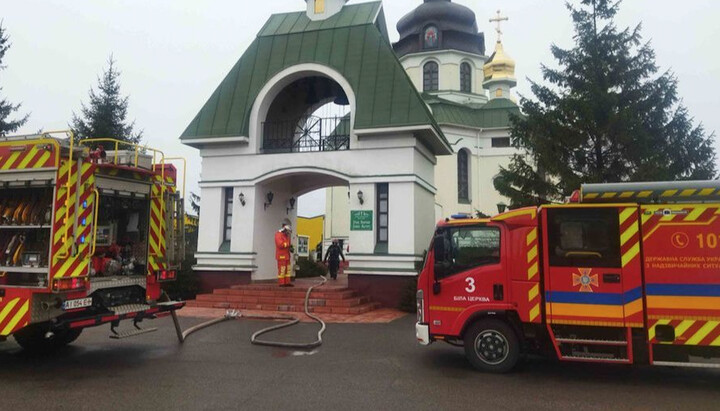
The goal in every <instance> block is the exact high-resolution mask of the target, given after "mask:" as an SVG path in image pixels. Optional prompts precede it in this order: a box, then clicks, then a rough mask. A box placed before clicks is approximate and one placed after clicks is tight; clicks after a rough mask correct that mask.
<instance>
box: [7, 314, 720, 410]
mask: <svg viewBox="0 0 720 411" xmlns="http://www.w3.org/2000/svg"><path fill="white" fill-rule="evenodd" d="M181 320H182V321H183V323H184V324H185V325H189V324H193V323H197V322H199V321H200V320H196V319H190V318H183V319H181ZM156 325H157V326H160V331H158V332H157V333H154V334H148V335H145V336H141V337H137V338H135V339H128V340H124V341H114V340H109V339H107V329H106V328H105V327H103V328H98V329H92V330H86V332H85V334H83V336H81V337H80V339H79V340H78V342H77V343H76V344H75V345H74V346H71V347H68V348H67V349H65V350H63V351H62V352H60V353H58V354H55V355H53V356H48V357H36V356H30V355H28V354H26V353H24V352H22V351H21V350H20V349H19V348H18V346H17V345H15V343H14V342H11V341H9V342H6V343H3V344H0V404H2V409H56V408H63V409H120V408H123V409H125V408H131V409H154V410H157V409H162V410H165V409H213V410H216V409H278V410H281V409H293V410H294V409H312V410H316V409H332V410H342V411H345V410H351V409H380V410H388V409H412V410H424V409H427V410H435V411H437V410H440V409H443V410H448V409H450V410H452V409H531V408H532V409H551V408H552V409H580V408H582V409H616V408H623V409H648V410H650V409H694V410H698V409H718V407H720V371H711V370H686V369H663V368H650V367H644V368H626V367H622V366H615V367H612V366H598V365H583V364H557V363H555V362H552V361H544V360H533V361H531V362H530V363H529V364H527V365H526V366H525V367H524V368H523V369H522V370H520V371H518V372H516V373H513V374H510V375H502V376H496V375H488V374H482V373H478V372H475V371H473V370H472V369H471V368H470V366H469V365H468V364H467V362H466V361H465V359H464V357H463V355H462V350H461V349H458V348H454V347H451V346H448V345H444V344H434V345H433V346H431V347H420V346H418V345H416V344H415V341H414V334H413V318H412V316H408V317H404V318H402V319H400V320H397V321H394V322H392V323H390V324H360V325H353V324H331V325H330V326H329V329H328V332H327V334H326V339H325V340H326V344H325V345H324V346H323V347H321V348H320V349H319V350H318V351H317V352H315V353H312V354H311V355H307V353H300V352H293V351H286V350H279V349H272V348H265V347H256V346H252V345H250V343H249V340H248V339H249V336H250V334H251V333H252V331H254V330H257V329H258V328H260V327H262V326H263V325H265V323H259V322H250V321H234V322H228V323H223V324H221V325H218V326H216V327H215V328H211V329H208V330H206V331H203V332H201V333H200V334H196V335H193V336H191V337H190V339H189V340H188V341H187V343H186V344H185V345H184V346H180V345H178V343H177V341H176V340H175V336H174V330H173V328H172V327H171V322H170V320H169V319H161V320H158V321H156ZM314 332H315V326H314V325H312V324H301V325H299V326H298V327H296V328H295V329H291V330H288V334H295V335H296V336H299V337H302V338H305V339H307V340H312V339H313V337H314Z"/></svg>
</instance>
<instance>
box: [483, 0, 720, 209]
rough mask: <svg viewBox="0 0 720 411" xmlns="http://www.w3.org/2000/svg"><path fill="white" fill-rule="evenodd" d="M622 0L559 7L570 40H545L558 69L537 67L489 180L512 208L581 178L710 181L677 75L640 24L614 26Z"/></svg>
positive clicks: (705, 148) (706, 155)
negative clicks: (509, 149)
mask: <svg viewBox="0 0 720 411" xmlns="http://www.w3.org/2000/svg"><path fill="white" fill-rule="evenodd" d="M620 3H621V1H617V2H611V1H610V0H581V1H580V5H578V6H573V5H572V4H570V3H568V5H567V7H568V9H569V11H570V13H571V15H572V19H573V22H574V26H575V35H574V40H575V46H574V47H573V48H571V49H568V50H565V49H562V48H560V47H558V46H556V45H553V46H552V48H551V51H552V54H553V56H554V57H555V59H556V60H557V63H558V68H550V67H547V66H545V65H543V66H542V74H543V79H544V80H545V81H546V82H547V83H549V84H539V83H536V82H532V81H531V89H532V93H533V94H534V96H535V99H534V100H532V99H525V98H523V99H521V106H522V111H523V116H518V117H515V118H514V119H513V125H512V128H511V133H512V140H513V145H514V146H516V147H518V148H520V149H521V150H522V151H523V154H522V155H516V156H515V157H514V158H513V160H512V162H511V164H510V166H509V167H508V168H507V169H502V170H501V173H500V176H499V177H498V178H497V179H496V181H495V187H496V189H497V190H498V191H499V192H500V193H501V194H503V195H505V196H507V197H509V198H510V199H511V201H512V206H513V207H518V206H522V205H530V204H534V205H537V204H542V203H546V202H552V201H560V200H562V199H563V197H564V196H567V195H570V194H571V193H572V191H573V190H576V189H578V188H579V187H580V185H581V184H583V183H605V182H627V181H663V180H665V181H667V180H693V179H700V180H702V179H712V178H715V177H716V175H717V168H716V167H717V166H716V162H715V161H716V154H715V149H714V148H713V140H714V134H710V135H707V133H706V132H705V130H704V128H703V126H702V124H701V125H697V126H695V125H694V124H693V118H692V117H691V116H690V114H689V112H688V110H687V108H685V106H683V104H682V101H681V99H680V97H679V96H678V80H677V78H676V77H675V75H674V74H673V73H672V72H670V71H665V72H663V73H660V74H658V73H659V68H658V66H657V65H656V63H655V52H654V51H653V49H652V48H651V46H650V44H649V43H645V42H643V39H642V36H641V24H639V25H637V26H636V27H635V28H634V29H630V28H626V29H624V30H618V28H617V27H616V26H615V24H614V21H613V20H614V17H615V15H616V14H617V13H618V9H619V5H620Z"/></svg>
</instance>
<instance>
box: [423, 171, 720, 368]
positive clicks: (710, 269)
mask: <svg viewBox="0 0 720 411" xmlns="http://www.w3.org/2000/svg"><path fill="white" fill-rule="evenodd" d="M417 305H418V307H417V315H418V321H417V325H416V335H417V339H418V341H420V343H421V344H425V345H427V344H430V343H431V342H433V341H438V340H439V341H446V342H449V343H452V344H456V345H462V346H464V349H465V353H466V356H467V358H468V359H469V361H470V362H471V363H472V364H473V365H474V366H475V367H476V368H478V369H481V370H485V371H492V372H506V371H509V370H511V369H513V368H514V367H515V365H516V364H517V363H518V361H519V360H520V359H521V358H522V357H523V356H525V355H527V354H533V353H541V354H545V355H550V356H552V357H555V358H557V359H559V360H561V361H582V362H603V363H618V364H638V363H639V364H653V365H664V366H694V367H720V361H718V359H720V182H718V181H696V182H669V183H626V184H595V185H593V184H591V185H584V186H583V187H582V189H581V190H580V191H578V192H576V194H575V195H573V198H571V199H570V201H569V202H568V203H567V204H557V205H544V206H542V207H539V208H535V207H531V208H523V209H517V210H513V211H510V212H507V213H503V214H500V215H497V216H495V217H493V218H489V219H470V218H467V219H462V218H461V219H448V220H445V221H442V222H440V223H438V226H437V228H436V232H435V236H434V238H433V241H432V244H431V247H430V251H429V253H428V257H427V259H426V261H425V265H424V268H423V270H422V272H421V274H420V276H419V278H418V291H417Z"/></svg>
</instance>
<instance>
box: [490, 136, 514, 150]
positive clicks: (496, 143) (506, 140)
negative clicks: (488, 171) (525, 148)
mask: <svg viewBox="0 0 720 411" xmlns="http://www.w3.org/2000/svg"><path fill="white" fill-rule="evenodd" d="M492 146H493V148H504V147H510V137H496V138H493V139H492Z"/></svg>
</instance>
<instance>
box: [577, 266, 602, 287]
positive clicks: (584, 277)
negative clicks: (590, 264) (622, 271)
mask: <svg viewBox="0 0 720 411" xmlns="http://www.w3.org/2000/svg"><path fill="white" fill-rule="evenodd" d="M578 270H579V271H580V274H573V287H575V286H578V285H579V286H580V292H581V293H592V292H594V290H593V288H592V286H595V287H598V286H599V285H600V283H599V282H598V275H597V274H592V275H591V272H592V268H578Z"/></svg>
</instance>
